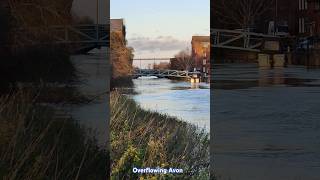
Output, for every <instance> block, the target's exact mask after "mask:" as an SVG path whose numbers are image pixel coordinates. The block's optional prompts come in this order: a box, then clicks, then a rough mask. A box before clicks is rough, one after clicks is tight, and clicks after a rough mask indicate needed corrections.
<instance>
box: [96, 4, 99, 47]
mask: <svg viewBox="0 0 320 180" xmlns="http://www.w3.org/2000/svg"><path fill="white" fill-rule="evenodd" d="M96 13H97V14H96V31H97V33H96V39H97V41H98V40H99V0H97V1H96Z"/></svg>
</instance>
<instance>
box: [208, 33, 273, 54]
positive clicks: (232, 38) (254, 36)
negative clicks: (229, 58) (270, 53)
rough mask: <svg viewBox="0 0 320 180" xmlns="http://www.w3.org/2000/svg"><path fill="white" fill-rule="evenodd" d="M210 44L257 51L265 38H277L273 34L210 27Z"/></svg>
mask: <svg viewBox="0 0 320 180" xmlns="http://www.w3.org/2000/svg"><path fill="white" fill-rule="evenodd" d="M211 37H212V38H213V43H212V46H213V47H216V48H225V49H236V50H246V51H257V52H259V51H260V49H259V47H260V46H261V45H262V42H263V40H264V39H266V38H278V37H277V36H273V35H266V34H262V33H254V32H248V31H240V30H226V29H211Z"/></svg>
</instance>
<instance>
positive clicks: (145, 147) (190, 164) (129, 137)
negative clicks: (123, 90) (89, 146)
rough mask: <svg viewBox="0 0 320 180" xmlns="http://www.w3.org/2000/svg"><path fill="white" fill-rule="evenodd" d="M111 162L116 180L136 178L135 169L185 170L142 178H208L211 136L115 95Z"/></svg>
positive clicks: (112, 116) (113, 94) (111, 98)
mask: <svg viewBox="0 0 320 180" xmlns="http://www.w3.org/2000/svg"><path fill="white" fill-rule="evenodd" d="M110 100H111V102H110V104H111V127H110V129H111V163H112V167H111V168H112V178H113V179H135V178H138V177H139V176H138V175H137V174H133V173H132V168H133V167H162V168H170V167H172V168H182V169H184V174H181V175H168V174H167V175H164V174H163V175H158V176H153V175H143V176H142V177H140V178H142V179H150V178H158V179H175V178H189V179H190V178H192V179H208V176H209V134H208V133H206V132H204V131H199V129H198V128H197V127H195V126H193V125H191V124H188V123H186V122H182V121H179V120H177V119H176V118H173V117H170V116H167V115H163V114H159V113H156V112H151V111H146V110H143V109H141V108H140V107H139V106H138V105H137V104H136V103H135V102H134V101H133V100H131V99H129V98H127V97H126V96H123V95H121V94H119V93H118V92H112V93H111V97H110Z"/></svg>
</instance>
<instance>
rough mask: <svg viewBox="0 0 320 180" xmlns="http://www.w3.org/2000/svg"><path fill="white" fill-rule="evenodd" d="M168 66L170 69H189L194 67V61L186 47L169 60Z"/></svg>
mask: <svg viewBox="0 0 320 180" xmlns="http://www.w3.org/2000/svg"><path fill="white" fill-rule="evenodd" d="M170 66H171V69H176V70H187V71H190V70H192V69H193V68H194V67H195V62H194V60H193V59H192V57H191V54H190V51H189V50H188V49H187V50H183V51H180V52H179V53H178V54H176V55H175V58H174V59H172V60H171V61H170Z"/></svg>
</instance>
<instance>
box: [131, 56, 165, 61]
mask: <svg viewBox="0 0 320 180" xmlns="http://www.w3.org/2000/svg"><path fill="white" fill-rule="evenodd" d="M170 59H171V58H155V57H153V58H135V59H133V60H134V61H165V60H168V61H169V60H170Z"/></svg>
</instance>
